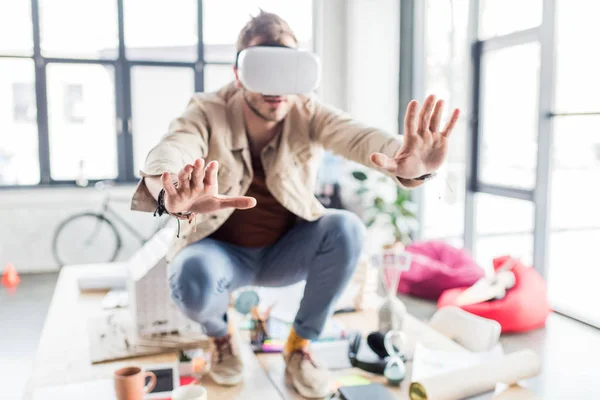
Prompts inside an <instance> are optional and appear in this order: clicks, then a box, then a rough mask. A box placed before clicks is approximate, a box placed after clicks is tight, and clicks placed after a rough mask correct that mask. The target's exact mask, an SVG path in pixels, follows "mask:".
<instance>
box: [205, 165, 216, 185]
mask: <svg viewBox="0 0 600 400" xmlns="http://www.w3.org/2000/svg"><path fill="white" fill-rule="evenodd" d="M218 172H219V163H218V162H217V161H211V162H209V163H208V166H207V167H206V174H205V175H204V186H205V188H206V190H209V188H212V187H214V185H217V184H218V183H219V180H218V178H217V173H218Z"/></svg>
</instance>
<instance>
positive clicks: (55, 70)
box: [47, 64, 118, 181]
mask: <svg viewBox="0 0 600 400" xmlns="http://www.w3.org/2000/svg"><path fill="white" fill-rule="evenodd" d="M47 77H48V78H47V80H48V131H49V132H48V133H49V139H50V141H49V143H50V170H51V176H52V179H54V180H57V181H65V180H66V181H73V180H76V179H79V178H82V176H81V175H85V178H86V179H89V180H95V179H114V178H116V177H117V175H118V172H117V167H118V164H117V136H116V134H115V132H116V116H115V109H116V107H115V83H114V82H115V79H114V68H113V67H111V66H105V65H93V64H50V65H49V66H48V69H47ZM83 94H86V96H85V97H84V96H83Z"/></svg>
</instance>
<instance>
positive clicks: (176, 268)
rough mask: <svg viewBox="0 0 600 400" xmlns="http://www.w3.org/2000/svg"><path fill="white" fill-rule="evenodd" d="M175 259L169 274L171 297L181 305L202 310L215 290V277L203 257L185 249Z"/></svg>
mask: <svg viewBox="0 0 600 400" xmlns="http://www.w3.org/2000/svg"><path fill="white" fill-rule="evenodd" d="M173 261H174V262H173V264H172V266H171V272H170V275H169V285H170V287H171V298H172V299H173V301H175V303H176V304H177V305H178V306H179V307H183V308H185V309H187V310H190V311H193V312H196V313H197V312H201V311H202V310H203V309H204V308H205V307H206V305H207V304H208V302H209V300H210V295H211V293H213V292H214V286H215V282H213V281H214V277H213V276H212V275H211V274H210V272H209V269H208V268H207V265H206V263H205V262H203V260H202V259H200V258H199V257H197V255H196V257H194V254H186V251H185V250H184V251H183V252H182V253H181V254H179V255H178V257H176V258H175V260H173Z"/></svg>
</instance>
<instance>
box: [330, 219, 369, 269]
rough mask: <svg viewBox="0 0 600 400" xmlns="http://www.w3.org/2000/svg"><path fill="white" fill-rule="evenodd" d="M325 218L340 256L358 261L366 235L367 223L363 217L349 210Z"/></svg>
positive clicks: (347, 259)
mask: <svg viewBox="0 0 600 400" xmlns="http://www.w3.org/2000/svg"><path fill="white" fill-rule="evenodd" d="M323 218H324V221H323V223H324V225H325V228H326V229H327V231H328V232H327V235H328V236H330V237H331V238H332V239H333V240H334V241H335V246H336V248H337V249H338V250H339V251H340V257H342V258H344V260H346V261H353V262H356V261H358V258H359V257H360V253H361V251H362V248H363V243H364V237H365V225H364V224H363V222H362V221H361V219H360V218H359V217H358V216H357V215H356V214H354V213H351V212H349V211H342V212H333V213H330V214H326V215H325V216H323ZM352 268H354V265H352Z"/></svg>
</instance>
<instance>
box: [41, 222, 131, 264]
mask: <svg viewBox="0 0 600 400" xmlns="http://www.w3.org/2000/svg"><path fill="white" fill-rule="evenodd" d="M120 249H121V236H120V235H119V232H118V231H117V229H116V228H115V226H114V225H113V223H112V222H110V221H109V220H108V219H106V218H105V217H104V216H103V215H101V214H95V213H82V214H75V215H73V216H71V217H69V218H68V219H66V220H65V221H64V222H63V223H62V224H60V225H59V227H58V228H57V229H56V232H55V233H54V240H53V244H52V250H53V252H54V258H55V259H56V262H57V263H58V265H60V266H63V265H79V264H91V263H103V262H110V261H114V260H115V259H116V258H117V254H118V253H119V250H120Z"/></svg>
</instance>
